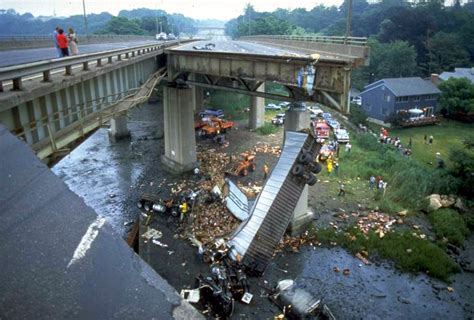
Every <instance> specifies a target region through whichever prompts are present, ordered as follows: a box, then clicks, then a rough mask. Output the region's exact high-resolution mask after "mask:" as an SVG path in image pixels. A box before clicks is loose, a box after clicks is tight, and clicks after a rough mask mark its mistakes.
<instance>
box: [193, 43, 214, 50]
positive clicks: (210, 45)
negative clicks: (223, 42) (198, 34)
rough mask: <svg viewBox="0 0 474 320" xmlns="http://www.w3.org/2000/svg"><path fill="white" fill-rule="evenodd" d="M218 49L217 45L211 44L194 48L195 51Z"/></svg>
mask: <svg viewBox="0 0 474 320" xmlns="http://www.w3.org/2000/svg"><path fill="white" fill-rule="evenodd" d="M215 47H216V44H215V43H212V42H209V43H206V44H205V45H203V46H193V49H194V50H213V49H214V48H215Z"/></svg>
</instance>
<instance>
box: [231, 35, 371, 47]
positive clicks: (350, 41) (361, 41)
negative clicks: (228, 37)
mask: <svg viewBox="0 0 474 320" xmlns="http://www.w3.org/2000/svg"><path fill="white" fill-rule="evenodd" d="M263 38H265V39H275V40H299V41H311V42H321V43H333V44H346V45H356V46H366V45H367V38H365V37H340V36H290V35H288V36H287V35H259V36H244V37H240V38H239V39H242V40H259V39H263Z"/></svg>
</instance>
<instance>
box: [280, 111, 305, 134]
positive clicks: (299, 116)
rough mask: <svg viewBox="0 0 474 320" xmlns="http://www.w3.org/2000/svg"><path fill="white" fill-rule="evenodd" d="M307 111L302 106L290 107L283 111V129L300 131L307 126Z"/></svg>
mask: <svg viewBox="0 0 474 320" xmlns="http://www.w3.org/2000/svg"><path fill="white" fill-rule="evenodd" d="M309 122H310V117H309V113H308V111H306V110H305V109H302V108H291V109H289V110H288V111H286V112H285V131H300V130H301V129H305V128H309Z"/></svg>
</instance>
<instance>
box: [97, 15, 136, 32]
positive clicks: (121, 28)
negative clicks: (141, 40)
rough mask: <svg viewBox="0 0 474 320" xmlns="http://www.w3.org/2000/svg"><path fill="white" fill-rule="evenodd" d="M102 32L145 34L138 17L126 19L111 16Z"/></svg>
mask: <svg viewBox="0 0 474 320" xmlns="http://www.w3.org/2000/svg"><path fill="white" fill-rule="evenodd" d="M103 33H109V34H136V35H142V34H145V31H144V30H143V29H141V28H140V20H138V19H131V20H129V19H127V18H124V17H112V19H110V20H109V21H108V22H107V24H106V26H105V29H104V31H103Z"/></svg>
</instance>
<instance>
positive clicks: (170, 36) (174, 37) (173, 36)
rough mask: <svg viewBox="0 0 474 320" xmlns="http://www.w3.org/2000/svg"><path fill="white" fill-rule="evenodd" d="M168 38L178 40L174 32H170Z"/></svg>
mask: <svg viewBox="0 0 474 320" xmlns="http://www.w3.org/2000/svg"><path fill="white" fill-rule="evenodd" d="M168 40H176V36H175V35H174V34H172V33H169V34H168Z"/></svg>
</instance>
